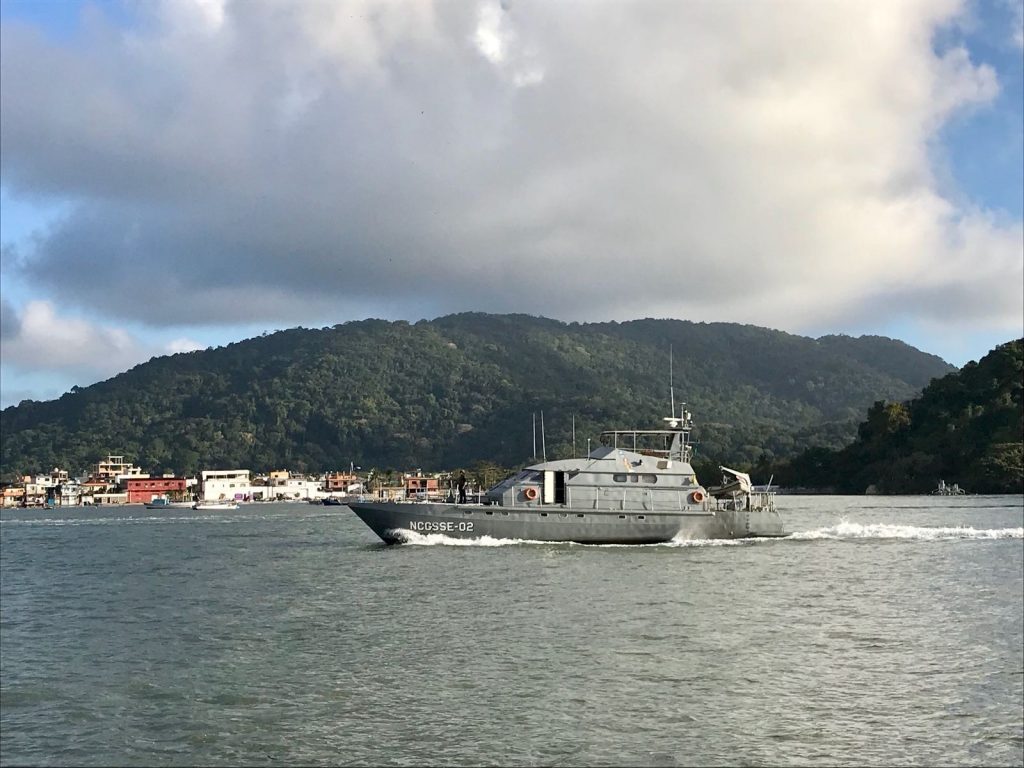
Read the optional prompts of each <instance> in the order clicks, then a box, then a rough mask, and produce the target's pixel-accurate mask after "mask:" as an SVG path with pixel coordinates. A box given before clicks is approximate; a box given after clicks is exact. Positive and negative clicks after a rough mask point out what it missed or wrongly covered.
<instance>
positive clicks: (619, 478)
mask: <svg viewBox="0 0 1024 768" xmlns="http://www.w3.org/2000/svg"><path fill="white" fill-rule="evenodd" d="M612 480H614V481H615V482H616V483H624V482H626V476H625V475H612Z"/></svg>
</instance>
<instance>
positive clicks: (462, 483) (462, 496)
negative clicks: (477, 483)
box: [456, 472, 466, 504]
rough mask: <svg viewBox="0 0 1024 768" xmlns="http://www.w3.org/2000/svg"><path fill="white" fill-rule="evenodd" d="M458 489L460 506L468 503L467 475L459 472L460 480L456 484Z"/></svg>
mask: <svg viewBox="0 0 1024 768" xmlns="http://www.w3.org/2000/svg"><path fill="white" fill-rule="evenodd" d="M456 487H457V488H458V489H459V504H465V503H466V473H465V472H459V480H458V482H457V483H456Z"/></svg>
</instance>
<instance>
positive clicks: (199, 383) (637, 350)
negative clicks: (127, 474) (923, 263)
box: [0, 313, 955, 475]
mask: <svg viewBox="0 0 1024 768" xmlns="http://www.w3.org/2000/svg"><path fill="white" fill-rule="evenodd" d="M670 347H671V349H672V353H673V358H674V383H675V393H676V400H677V402H681V401H683V400H685V401H686V402H687V403H688V408H689V409H690V410H691V411H692V412H693V414H694V418H695V420H696V421H697V423H698V425H699V429H698V431H697V432H696V433H695V437H696V438H697V439H698V440H699V441H700V445H699V447H698V451H699V452H700V454H701V455H702V456H703V457H704V458H705V459H707V460H716V461H719V460H720V461H729V462H731V463H732V464H738V465H744V464H751V463H753V462H755V461H757V460H758V459H761V460H762V461H765V460H770V459H772V458H773V457H785V456H792V455H795V454H796V453H797V452H798V451H800V450H803V449H804V448H805V447H807V446H808V445H822V446H827V447H834V448H839V447H841V446H843V445H845V444H846V443H848V442H849V441H850V440H852V439H853V437H854V436H855V430H856V422H857V421H858V420H859V418H860V417H862V415H863V413H864V411H865V410H866V409H867V407H868V406H870V404H871V403H873V402H875V401H876V400H879V399H883V398H884V399H886V400H905V399H909V398H911V397H913V396H914V395H916V394H917V393H918V392H919V391H920V390H921V388H922V387H923V386H924V385H926V384H927V383H928V381H929V380H930V379H931V378H933V377H935V376H941V375H944V374H946V373H948V372H950V371H952V370H955V369H954V368H953V367H952V366H950V365H948V364H947V363H945V362H943V361H942V360H941V359H939V358H938V357H935V356H934V355H929V354H925V353H923V352H920V351H918V350H916V349H914V348H912V347H909V346H907V345H906V344H903V343H902V342H898V341H893V340H891V339H886V338H880V337H861V338H856V339H854V338H849V337H835V336H827V337H824V338H822V339H819V340H814V339H810V338H805V337H801V336H793V335H790V334H786V333H782V332H779V331H773V330H767V329H764V328H758V327H754V326H746V325H735V324H720V323H713V324H704V323H700V324H698V323H691V322H684V321H677V320H637V321H631V322H624V323H614V322H612V323H591V324H577V323H572V324H565V323H561V322H558V321H554V320H548V319H545V318H537V317H530V316H525V315H488V314H478V313H470V314H460V315H450V316H447V317H442V318H439V319H436V320H432V321H421V322H418V323H415V324H409V323H406V322H386V321H381V320H366V321H359V322H351V323H346V324H343V325H337V326H334V327H333V328H325V329H322V330H308V329H303V328H297V329H292V330H288V331H281V332H278V333H274V334H270V335H265V336H263V337H260V338H254V339H249V340H246V341H242V342H238V343H235V344H230V345H228V346H226V347H218V348H215V349H208V350H203V351H198V352H189V353H182V354H176V355H172V356H169V357H161V358H155V359H153V360H150V361H149V362H147V363H144V364H142V365H139V366H136V367H135V368H133V369H131V370H130V371H127V372H126V373H123V374H120V375H118V376H116V377H114V378H112V379H110V380H108V381H105V382H101V383H99V384H94V385H92V386H90V387H86V388H83V389H77V388H76V389H75V390H73V391H72V392H70V393H68V394H66V395H64V396H63V397H61V398H60V399H59V400H54V401H48V402H33V401H26V402H22V403H21V404H19V405H18V406H15V407H11V408H7V409H5V410H4V411H3V413H2V414H0V429H2V443H3V444H2V464H3V471H4V473H5V475H9V474H10V473H13V472H32V471H43V470H49V469H52V468H53V467H54V466H60V467H62V468H67V469H70V470H71V471H73V472H75V471H80V470H82V469H85V468H87V467H89V466H90V465H92V464H94V463H95V462H96V461H97V460H98V459H99V458H100V457H101V456H104V455H106V454H107V453H115V454H120V455H124V456H126V457H127V458H129V459H131V460H132V461H134V462H135V463H137V464H139V465H141V466H143V467H144V468H146V469H149V470H151V471H158V470H162V471H173V472H179V473H180V472H189V473H190V472H194V471H196V470H197V469H199V468H218V467H219V468H224V467H236V466H240V467H247V468H251V469H253V470H265V469H270V468H274V467H278V468H280V467H287V468H289V469H292V470H299V471H320V470H326V469H336V468H341V467H348V466H349V463H350V462H354V463H355V464H358V465H361V466H363V467H364V468H369V467H373V466H377V467H380V468H409V467H413V468H415V467H422V468H423V469H430V468H445V467H453V466H462V465H468V464H470V463H473V462H475V461H492V462H496V463H498V464H501V465H503V466H515V465H518V464H519V463H520V462H522V461H524V460H527V459H529V458H530V455H531V453H532V441H533V432H532V414H533V413H538V414H539V413H540V412H541V411H543V413H544V420H545V426H546V443H547V454H548V457H549V458H553V457H556V456H567V455H570V454H571V451H572V442H571V440H572V437H571V435H572V432H571V428H572V427H571V425H572V419H573V416H575V423H576V435H577V445H578V452H580V453H582V452H583V451H584V450H585V449H586V444H587V438H588V437H590V438H596V437H597V435H598V433H599V432H600V431H601V430H603V429H609V428H616V427H618V428H623V427H653V426H656V425H658V424H660V423H661V422H660V420H661V418H662V417H663V416H666V415H667V412H668V408H669V349H670Z"/></svg>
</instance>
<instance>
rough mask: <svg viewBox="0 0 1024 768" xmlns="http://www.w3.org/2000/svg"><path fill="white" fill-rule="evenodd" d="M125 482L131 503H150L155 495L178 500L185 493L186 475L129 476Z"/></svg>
mask: <svg viewBox="0 0 1024 768" xmlns="http://www.w3.org/2000/svg"><path fill="white" fill-rule="evenodd" d="M124 483H125V490H126V491H128V503H129V504H148V503H149V502H151V501H152V500H153V497H154V496H164V497H166V498H168V499H170V500H171V501H176V500H179V499H181V497H182V496H184V495H185V478H184V477H129V478H127V479H126V480H125V481H124Z"/></svg>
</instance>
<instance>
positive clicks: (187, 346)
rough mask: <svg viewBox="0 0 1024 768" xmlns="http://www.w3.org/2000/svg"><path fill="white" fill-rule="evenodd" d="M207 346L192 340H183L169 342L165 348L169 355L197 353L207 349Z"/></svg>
mask: <svg viewBox="0 0 1024 768" xmlns="http://www.w3.org/2000/svg"><path fill="white" fill-rule="evenodd" d="M205 348H206V345H204V344H200V343H199V342H198V341H193V340H192V339H187V338H181V339H173V340H172V341H169V342H168V343H167V345H166V347H165V348H164V349H165V350H166V352H167V354H169V355H173V354H176V353H178V352H195V351H196V350H197V349H205Z"/></svg>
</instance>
